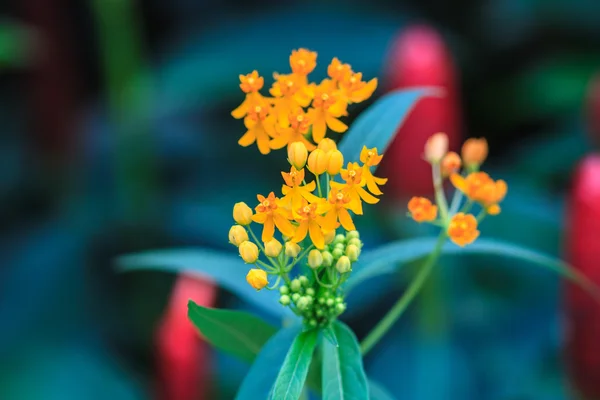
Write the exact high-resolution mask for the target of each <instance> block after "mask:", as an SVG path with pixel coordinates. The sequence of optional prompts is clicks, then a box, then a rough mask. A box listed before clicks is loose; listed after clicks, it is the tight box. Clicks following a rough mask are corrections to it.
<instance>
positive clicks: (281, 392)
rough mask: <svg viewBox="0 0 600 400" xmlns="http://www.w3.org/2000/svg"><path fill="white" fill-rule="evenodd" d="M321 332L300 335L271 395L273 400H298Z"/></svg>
mask: <svg viewBox="0 0 600 400" xmlns="http://www.w3.org/2000/svg"><path fill="white" fill-rule="evenodd" d="M318 336H319V331H318V330H316V329H313V330H312V331H308V332H302V333H300V334H299V335H298V336H297V337H296V339H295V340H294V343H292V346H291V347H290V350H289V351H288V353H287V355H286V357H285V360H284V362H283V365H282V366H281V369H280V370H279V375H277V379H276V380H275V383H274V384H273V389H272V390H271V393H270V395H269V399H271V400H297V399H298V398H299V397H300V394H301V393H302V388H303V387H304V382H305V381H306V375H307V374H308V367H309V366H310V361H311V360H312V356H313V352H314V351H315V346H316V344H317V337H318Z"/></svg>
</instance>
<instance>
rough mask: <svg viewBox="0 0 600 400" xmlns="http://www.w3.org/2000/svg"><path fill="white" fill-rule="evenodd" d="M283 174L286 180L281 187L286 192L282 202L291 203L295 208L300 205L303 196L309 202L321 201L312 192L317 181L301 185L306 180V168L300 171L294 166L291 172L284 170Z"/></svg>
mask: <svg viewBox="0 0 600 400" xmlns="http://www.w3.org/2000/svg"><path fill="white" fill-rule="evenodd" d="M281 175H282V176H283V180H284V181H285V185H283V186H282V187H281V192H282V193H283V194H284V197H283V198H282V199H281V202H282V204H285V205H290V206H291V207H292V209H293V210H295V209H296V208H298V207H300V205H301V204H302V199H303V198H304V199H306V201H308V202H309V203H315V202H317V201H319V198H318V197H317V196H315V195H314V194H312V192H313V191H314V190H315V187H316V183H315V181H312V182H310V183H309V184H308V185H304V186H301V185H302V181H304V169H301V170H299V171H298V170H297V169H296V168H295V167H293V166H292V167H291V168H290V172H289V173H286V172H282V173H281Z"/></svg>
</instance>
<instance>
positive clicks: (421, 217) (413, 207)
mask: <svg viewBox="0 0 600 400" xmlns="http://www.w3.org/2000/svg"><path fill="white" fill-rule="evenodd" d="M408 211H409V212H410V216H411V217H412V219H414V220H415V221H417V222H419V223H421V222H431V221H433V220H435V219H436V218H437V211H438V208H437V206H434V205H433V204H431V201H430V200H429V199H426V198H425V197H413V198H412V199H410V201H409V202H408Z"/></svg>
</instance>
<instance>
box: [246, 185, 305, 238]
mask: <svg viewBox="0 0 600 400" xmlns="http://www.w3.org/2000/svg"><path fill="white" fill-rule="evenodd" d="M256 197H257V198H258V201H259V204H258V206H256V208H255V210H256V214H254V215H253V216H252V221H254V222H256V223H258V224H264V226H263V231H262V241H263V242H268V241H269V240H271V239H273V235H274V234H275V227H277V229H279V231H280V232H281V233H282V234H284V235H285V236H288V237H291V236H294V232H295V230H294V225H292V223H291V222H290V221H289V219H291V215H290V213H289V211H288V210H286V209H285V208H283V207H280V204H279V203H280V202H281V201H280V200H279V199H278V198H277V197H275V194H274V193H273V192H271V193H269V196H268V197H266V198H265V197H264V196H261V195H260V194H259V195H257V196H256Z"/></svg>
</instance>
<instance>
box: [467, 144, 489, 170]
mask: <svg viewBox="0 0 600 400" xmlns="http://www.w3.org/2000/svg"><path fill="white" fill-rule="evenodd" d="M461 153H462V158H463V162H464V163H465V165H466V166H479V165H481V164H483V162H484V161H485V159H486V158H487V155H488V144H487V140H485V138H481V139H469V140H467V141H466V142H465V143H464V144H463V147H462V152H461Z"/></svg>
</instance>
